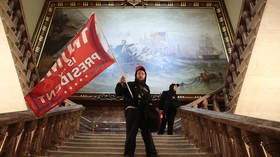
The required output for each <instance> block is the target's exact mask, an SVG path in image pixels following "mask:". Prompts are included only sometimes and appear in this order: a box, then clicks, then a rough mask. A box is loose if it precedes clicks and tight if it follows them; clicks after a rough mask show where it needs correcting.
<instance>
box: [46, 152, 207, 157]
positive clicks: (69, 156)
mask: <svg viewBox="0 0 280 157" xmlns="http://www.w3.org/2000/svg"><path fill="white" fill-rule="evenodd" d="M48 153H49V155H50V156H58V157H93V156H94V157H123V152H108V151H106V152H76V151H48ZM134 156H135V157H146V154H145V153H144V152H142V153H135V155H134ZM158 156H159V157H206V154H205V153H187V154H186V153H158Z"/></svg>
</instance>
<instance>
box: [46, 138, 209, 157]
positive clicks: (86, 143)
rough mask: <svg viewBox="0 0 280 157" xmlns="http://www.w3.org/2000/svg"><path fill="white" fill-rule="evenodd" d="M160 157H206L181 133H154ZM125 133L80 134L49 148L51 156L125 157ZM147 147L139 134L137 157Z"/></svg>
mask: <svg viewBox="0 0 280 157" xmlns="http://www.w3.org/2000/svg"><path fill="white" fill-rule="evenodd" d="M153 139H154V143H155V146H156V149H157V152H158V157H206V153H202V152H200V151H199V149H198V148H196V147H195V146H194V145H193V144H192V143H191V142H190V141H189V140H187V139H185V138H184V137H183V136H180V135H156V134H153ZM124 142H125V135H124V134H94V135H92V134H88V133H80V134H79V135H78V136H76V137H75V138H73V139H72V140H70V141H68V142H64V143H63V145H62V146H58V147H57V150H49V151H48V156H51V157H54V156H55V157H56V156H57V157H123V152H124ZM145 156H146V154H145V147H144V142H143V140H142V137H141V135H137V142H136V151H135V157H145Z"/></svg>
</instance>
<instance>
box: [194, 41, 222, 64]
mask: <svg viewBox="0 0 280 157" xmlns="http://www.w3.org/2000/svg"><path fill="white" fill-rule="evenodd" d="M212 41H213V40H212V39H211V38H210V37H209V36H204V38H202V40H200V42H199V43H200V47H199V51H198V53H197V55H198V58H200V59H206V60H211V59H220V56H221V55H222V54H223V52H221V51H219V50H218V49H217V48H215V47H214V44H213V42H212Z"/></svg>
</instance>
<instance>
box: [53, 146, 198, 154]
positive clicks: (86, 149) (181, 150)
mask: <svg viewBox="0 0 280 157" xmlns="http://www.w3.org/2000/svg"><path fill="white" fill-rule="evenodd" d="M156 149H157V152H158V153H196V152H198V151H199V149H198V148H157V147H156ZM58 150H59V151H74V152H106V151H107V152H124V147H119V146H118V147H116V146H114V147H73V146H58ZM135 152H136V153H141V152H145V148H144V147H136V150H135Z"/></svg>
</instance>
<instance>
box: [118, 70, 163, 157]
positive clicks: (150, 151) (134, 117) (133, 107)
mask: <svg viewBox="0 0 280 157" xmlns="http://www.w3.org/2000/svg"><path fill="white" fill-rule="evenodd" d="M146 78H147V73H146V70H145V68H144V67H143V66H138V67H136V71H135V81H134V82H128V86H129V87H130V89H131V92H132V96H133V97H132V96H131V95H130V92H129V90H128V88H127V86H126V84H125V81H126V80H125V77H124V76H122V77H121V79H120V81H119V83H118V84H117V85H116V88H115V92H116V95H117V96H123V97H124V100H125V119H126V141H125V151H124V156H125V157H133V156H134V152H135V148H136V136H137V133H138V129H139V128H140V129H141V135H142V138H143V140H144V143H145V149H146V155H147V157H157V151H156V148H155V145H154V142H153V138H152V135H151V131H150V130H149V128H148V126H147V122H146V121H145V118H144V107H145V105H147V103H148V104H151V103H152V99H151V95H150V89H149V86H148V85H147V84H146Z"/></svg>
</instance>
